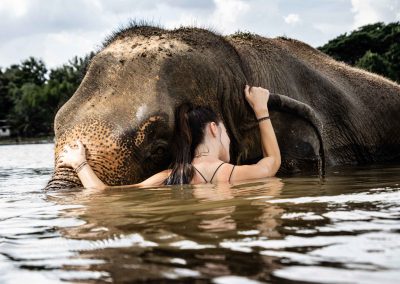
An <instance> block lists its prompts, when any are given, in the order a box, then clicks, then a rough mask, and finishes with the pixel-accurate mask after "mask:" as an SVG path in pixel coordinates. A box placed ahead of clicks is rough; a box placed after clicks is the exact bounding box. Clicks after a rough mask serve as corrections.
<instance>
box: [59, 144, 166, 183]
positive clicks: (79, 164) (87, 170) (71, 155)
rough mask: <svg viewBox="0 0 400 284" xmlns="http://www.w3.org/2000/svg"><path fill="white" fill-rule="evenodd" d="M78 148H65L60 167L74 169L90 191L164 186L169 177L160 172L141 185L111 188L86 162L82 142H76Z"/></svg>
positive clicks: (67, 146) (164, 172)
mask: <svg viewBox="0 0 400 284" xmlns="http://www.w3.org/2000/svg"><path fill="white" fill-rule="evenodd" d="M76 143H77V147H75V148H72V147H70V146H69V145H66V146H65V147H64V151H63V152H62V153H61V154H60V159H59V162H58V166H60V167H62V166H66V167H72V168H73V169H74V170H75V171H76V172H77V175H78V177H79V179H80V180H81V182H82V185H83V186H84V187H85V188H88V189H98V190H105V189H120V188H128V187H141V186H156V185H162V184H163V182H164V180H165V179H166V178H167V177H168V176H169V174H170V170H165V171H162V172H159V173H157V174H155V175H153V176H151V177H149V178H148V179H146V180H144V181H142V182H141V183H136V184H130V185H122V186H110V185H106V184H105V183H103V182H102V181H101V180H100V179H99V178H98V176H97V175H96V173H95V172H94V171H93V169H92V168H91V167H90V165H89V164H88V163H87V161H86V151H85V147H84V146H83V144H82V142H81V141H79V140H76Z"/></svg>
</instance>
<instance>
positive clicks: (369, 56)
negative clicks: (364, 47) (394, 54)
mask: <svg viewBox="0 0 400 284" xmlns="http://www.w3.org/2000/svg"><path fill="white" fill-rule="evenodd" d="M388 65H389V64H388V62H387V60H386V58H385V57H384V56H381V55H379V54H377V53H374V52H371V51H370V50H368V51H367V52H366V53H365V54H364V56H363V57H361V58H360V59H358V60H357V62H356V64H355V66H357V67H360V68H362V69H365V70H367V71H370V72H373V73H377V74H381V75H385V74H386V73H387V68H388Z"/></svg>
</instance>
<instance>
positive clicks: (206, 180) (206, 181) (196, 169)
mask: <svg viewBox="0 0 400 284" xmlns="http://www.w3.org/2000/svg"><path fill="white" fill-rule="evenodd" d="M193 168H194V169H195V170H196V171H197V172H198V173H199V174H200V175H201V177H202V178H203V179H204V180H205V182H206V183H208V181H207V180H206V178H205V177H204V176H203V175H202V174H201V172H200V171H199V170H198V169H196V167H195V166H193Z"/></svg>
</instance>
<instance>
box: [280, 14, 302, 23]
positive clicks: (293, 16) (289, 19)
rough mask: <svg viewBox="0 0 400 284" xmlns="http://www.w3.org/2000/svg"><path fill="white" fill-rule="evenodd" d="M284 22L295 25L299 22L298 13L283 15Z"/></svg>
mask: <svg viewBox="0 0 400 284" xmlns="http://www.w3.org/2000/svg"><path fill="white" fill-rule="evenodd" d="M283 19H284V20H285V23H286V24H289V25H296V24H298V23H299V22H300V16H299V15H298V14H289V15H287V16H286V17H283Z"/></svg>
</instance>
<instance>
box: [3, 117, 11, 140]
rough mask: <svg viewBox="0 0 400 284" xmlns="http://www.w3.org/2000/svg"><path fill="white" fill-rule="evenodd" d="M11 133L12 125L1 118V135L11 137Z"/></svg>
mask: <svg viewBox="0 0 400 284" xmlns="http://www.w3.org/2000/svg"><path fill="white" fill-rule="evenodd" d="M10 135H11V130H10V126H9V125H7V120H0V137H9V136H10Z"/></svg>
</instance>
